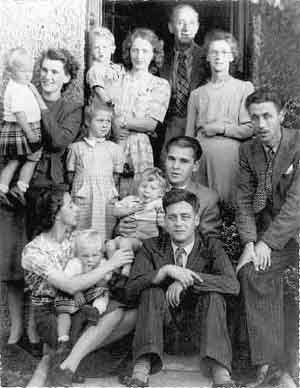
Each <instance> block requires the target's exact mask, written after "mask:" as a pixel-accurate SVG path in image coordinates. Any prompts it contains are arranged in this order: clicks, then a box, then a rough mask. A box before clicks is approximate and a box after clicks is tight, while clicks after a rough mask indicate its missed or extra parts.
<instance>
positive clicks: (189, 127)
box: [185, 92, 197, 137]
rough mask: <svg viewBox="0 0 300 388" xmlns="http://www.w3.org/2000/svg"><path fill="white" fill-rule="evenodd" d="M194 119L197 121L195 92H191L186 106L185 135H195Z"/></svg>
mask: <svg viewBox="0 0 300 388" xmlns="http://www.w3.org/2000/svg"><path fill="white" fill-rule="evenodd" d="M196 121H197V108H196V104H195V94H194V93H193V92H192V93H191V95H190V98H189V101H188V108H187V122H186V129H185V134H186V136H191V137H195V134H196V133H195V132H196Z"/></svg>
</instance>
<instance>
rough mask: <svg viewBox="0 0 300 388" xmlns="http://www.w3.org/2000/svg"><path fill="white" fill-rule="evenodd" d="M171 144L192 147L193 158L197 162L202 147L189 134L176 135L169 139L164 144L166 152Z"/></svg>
mask: <svg viewBox="0 0 300 388" xmlns="http://www.w3.org/2000/svg"><path fill="white" fill-rule="evenodd" d="M172 146H176V147H182V148H192V149H193V152H194V160H195V161H196V162H197V161H198V160H200V158H201V155H202V148H201V145H200V144H199V142H198V140H196V139H195V138H194V137H191V136H176V137H173V138H172V139H170V140H169V141H168V143H167V145H166V150H167V153H168V152H169V150H170V148H171V147H172Z"/></svg>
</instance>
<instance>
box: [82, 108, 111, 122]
mask: <svg viewBox="0 0 300 388" xmlns="http://www.w3.org/2000/svg"><path fill="white" fill-rule="evenodd" d="M102 111H104V112H109V113H111V115H113V109H112V108H111V107H109V106H108V105H105V104H101V105H100V104H99V105H97V108H95V106H94V105H93V104H92V105H88V106H86V107H85V108H84V120H85V122H88V123H90V122H91V120H92V118H93V117H95V116H97V113H98V112H102Z"/></svg>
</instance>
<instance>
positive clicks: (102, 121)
mask: <svg viewBox="0 0 300 388" xmlns="http://www.w3.org/2000/svg"><path fill="white" fill-rule="evenodd" d="M112 116H113V110H112V108H110V107H108V106H106V105H104V104H103V105H102V104H98V106H96V104H92V105H90V106H88V107H87V108H86V109H85V124H86V126H87V128H88V137H89V138H96V139H105V138H106V137H107V136H108V135H109V132H110V130H111V121H112Z"/></svg>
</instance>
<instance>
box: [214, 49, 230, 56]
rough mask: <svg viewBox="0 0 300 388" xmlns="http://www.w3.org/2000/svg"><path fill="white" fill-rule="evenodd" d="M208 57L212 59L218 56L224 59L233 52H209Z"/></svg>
mask: <svg viewBox="0 0 300 388" xmlns="http://www.w3.org/2000/svg"><path fill="white" fill-rule="evenodd" d="M208 55H209V56H210V57H217V56H218V55H220V56H222V57H226V56H227V55H232V52H231V51H215V50H213V51H209V52H208Z"/></svg>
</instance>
